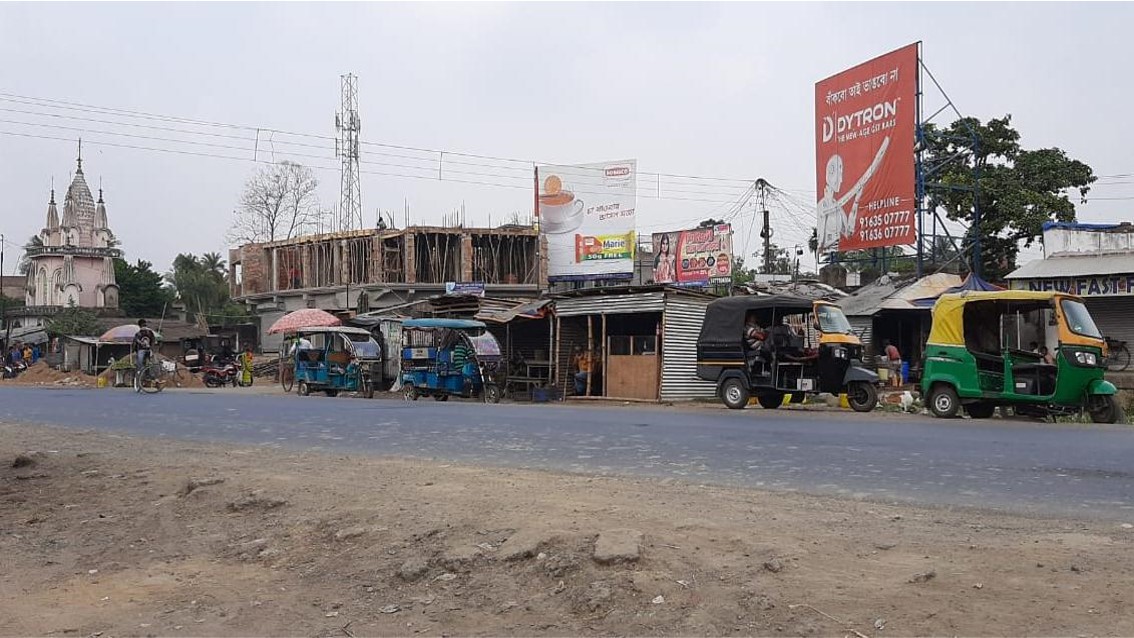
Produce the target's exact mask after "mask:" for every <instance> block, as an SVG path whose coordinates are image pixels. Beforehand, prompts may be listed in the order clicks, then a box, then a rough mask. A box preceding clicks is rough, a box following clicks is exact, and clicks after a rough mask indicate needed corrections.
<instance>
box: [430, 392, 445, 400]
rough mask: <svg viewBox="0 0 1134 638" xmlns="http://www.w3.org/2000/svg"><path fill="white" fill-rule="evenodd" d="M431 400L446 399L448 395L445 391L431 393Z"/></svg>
mask: <svg viewBox="0 0 1134 638" xmlns="http://www.w3.org/2000/svg"><path fill="white" fill-rule="evenodd" d="M433 400H434V401H448V400H449V395H448V394H445V393H441V394H435V395H433Z"/></svg>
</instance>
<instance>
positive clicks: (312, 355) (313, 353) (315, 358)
mask: <svg viewBox="0 0 1134 638" xmlns="http://www.w3.org/2000/svg"><path fill="white" fill-rule="evenodd" d="M303 354H304V355H305V356H306V358H307V360H308V361H310V362H311V363H318V362H319V361H320V360H321V359H322V358H323V351H322V350H307V351H306V352H304V353H303Z"/></svg>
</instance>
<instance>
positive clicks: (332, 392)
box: [323, 390, 339, 399]
mask: <svg viewBox="0 0 1134 638" xmlns="http://www.w3.org/2000/svg"><path fill="white" fill-rule="evenodd" d="M323 393H324V394H326V395H327V396H329V397H331V398H332V399H333V398H335V397H337V396H339V391H338V390H323Z"/></svg>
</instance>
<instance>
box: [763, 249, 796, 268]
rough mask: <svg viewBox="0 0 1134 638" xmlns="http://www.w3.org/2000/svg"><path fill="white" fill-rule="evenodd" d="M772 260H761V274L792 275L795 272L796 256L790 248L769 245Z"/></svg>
mask: <svg viewBox="0 0 1134 638" xmlns="http://www.w3.org/2000/svg"><path fill="white" fill-rule="evenodd" d="M768 252H770V253H771V258H770V259H768V258H761V259H760V272H761V273H763V274H766V275H790V274H792V273H793V272H794V271H795V259H794V258H795V255H793V254H792V251H791V249H790V248H780V247H779V246H777V245H775V244H769V245H768Z"/></svg>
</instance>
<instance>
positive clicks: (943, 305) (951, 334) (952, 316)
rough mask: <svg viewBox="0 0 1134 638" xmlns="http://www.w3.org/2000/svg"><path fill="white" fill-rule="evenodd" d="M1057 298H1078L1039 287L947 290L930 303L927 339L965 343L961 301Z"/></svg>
mask: <svg viewBox="0 0 1134 638" xmlns="http://www.w3.org/2000/svg"><path fill="white" fill-rule="evenodd" d="M1060 298H1069V299H1075V300H1076V301H1082V300H1081V299H1079V298H1078V297H1076V296H1074V295H1068V294H1064V293H1059V292H1054V291H1039V290H991V291H965V292H958V293H947V294H944V295H941V296H940V297H938V298H937V303H935V304H934V305H933V326H932V327H931V328H930V329H929V343H932V344H935V345H942V346H962V347H963V346H964V345H965V321H964V315H965V305H966V304H969V303H973V302H976V301H1003V302H1011V301H1021V302H1029V301H1030V302H1033V303H1035V302H1043V301H1047V302H1049V303H1050V302H1052V301H1054V300H1056V299H1060Z"/></svg>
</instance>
